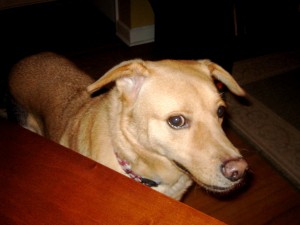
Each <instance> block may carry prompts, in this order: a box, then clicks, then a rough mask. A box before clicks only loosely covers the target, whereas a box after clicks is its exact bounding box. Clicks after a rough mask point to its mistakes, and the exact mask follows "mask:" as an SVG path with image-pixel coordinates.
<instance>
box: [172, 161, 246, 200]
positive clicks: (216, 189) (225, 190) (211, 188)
mask: <svg viewBox="0 0 300 225" xmlns="http://www.w3.org/2000/svg"><path fill="white" fill-rule="evenodd" d="M174 164H175V165H176V166H177V167H178V168H179V169H180V170H181V171H183V172H184V173H185V174H187V175H189V176H190V177H191V178H192V179H193V180H194V181H195V182H196V183H197V184H198V185H200V186H201V187H202V188H204V189H205V190H206V191H207V192H211V193H215V194H216V193H217V194H221V195H223V194H224V195H227V194H231V193H233V192H235V191H236V190H237V189H240V188H241V187H244V186H246V184H247V180H248V179H247V177H248V172H247V171H245V175H244V176H243V178H241V179H240V180H238V181H235V182H233V183H232V185H231V186H229V187H221V186H216V185H207V184H205V183H203V182H201V181H199V180H198V179H196V178H195V177H194V176H193V175H192V173H191V172H190V171H189V170H188V169H187V168H186V167H184V166H183V165H182V164H180V163H179V162H176V161H174Z"/></svg>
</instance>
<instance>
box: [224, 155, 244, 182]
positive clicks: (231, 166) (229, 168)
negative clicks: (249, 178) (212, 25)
mask: <svg viewBox="0 0 300 225" xmlns="http://www.w3.org/2000/svg"><path fill="white" fill-rule="evenodd" d="M247 169H248V164H247V162H246V161H245V160H244V159H243V158H236V159H231V160H228V161H226V162H224V163H223V165H222V166H221V171H222V174H223V175H224V176H225V177H226V178H227V179H229V180H230V181H237V180H239V179H241V178H242V177H243V176H244V175H245V172H246V171H247Z"/></svg>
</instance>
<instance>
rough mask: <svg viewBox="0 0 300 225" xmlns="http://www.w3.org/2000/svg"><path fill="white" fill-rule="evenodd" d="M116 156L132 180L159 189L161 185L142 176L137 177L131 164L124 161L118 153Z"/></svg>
mask: <svg viewBox="0 0 300 225" xmlns="http://www.w3.org/2000/svg"><path fill="white" fill-rule="evenodd" d="M115 154H116V157H117V160H118V162H119V164H120V166H121V167H122V169H123V170H124V172H125V173H126V174H127V175H128V176H129V177H130V178H132V179H133V180H135V181H137V182H139V183H142V184H144V185H146V186H148V187H157V186H158V185H159V184H158V183H157V182H155V181H153V180H150V179H148V178H144V177H142V176H140V175H137V174H136V173H135V172H134V171H133V170H132V169H131V166H130V164H129V163H128V162H127V161H126V160H124V159H121V158H120V157H119V155H118V154H117V153H115Z"/></svg>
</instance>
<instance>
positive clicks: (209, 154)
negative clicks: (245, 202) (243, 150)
mask: <svg viewBox="0 0 300 225" xmlns="http://www.w3.org/2000/svg"><path fill="white" fill-rule="evenodd" d="M214 79H217V80H219V81H221V82H222V83H224V84H225V85H226V86H227V87H228V88H229V90H230V91H232V92H233V93H234V94H236V95H239V96H242V95H244V94H245V93H244V91H243V90H242V89H241V87H240V86H239V85H238V84H237V82H236V81H235V80H234V79H233V78H232V76H231V75H230V74H229V73H228V72H226V71H225V70H224V69H223V68H221V67H220V66H218V65H217V64H215V63H213V62H211V61H209V60H198V61H192V60H187V61H175V60H163V61H157V62H151V61H142V60H132V61H126V62H123V63H121V64H119V65H117V66H116V67H114V68H112V69H111V70H110V71H108V72H107V73H106V74H105V75H104V76H103V77H102V78H100V79H99V80H98V81H96V82H95V83H93V84H91V85H90V86H89V87H88V89H87V90H88V92H90V93H93V92H95V91H96V90H98V89H100V88H101V87H103V86H104V85H106V84H108V83H110V82H112V81H116V87H117V89H118V92H119V94H120V96H119V97H120V99H121V101H122V104H123V105H124V107H126V109H127V111H128V120H130V121H129V122H128V128H126V129H128V130H130V133H131V135H132V136H134V137H135V138H136V140H137V142H138V143H139V144H140V145H142V146H144V147H145V146H147V147H146V149H147V151H148V152H151V153H153V154H159V155H160V156H162V157H166V158H167V159H168V160H169V161H170V162H171V163H172V164H173V165H176V167H177V168H178V170H182V171H183V172H185V173H188V174H190V176H191V177H192V178H193V179H194V180H195V181H196V182H197V183H198V184H200V185H202V186H204V187H205V188H207V189H209V190H212V191H216V192H225V191H228V190H231V189H232V188H233V187H235V186H236V185H237V184H239V183H240V182H241V180H242V178H243V176H244V174H245V171H246V170H247V167H248V166H247V163H246V162H245V160H244V159H243V158H242V156H241V154H240V153H239V151H238V150H237V149H236V148H235V147H234V146H233V145H232V143H231V142H230V141H229V140H228V139H227V137H226V135H225V134H224V132H223V130H222V127H221V124H222V121H223V116H224V113H225V108H226V105H225V103H224V101H223V100H222V98H221V96H220V94H219V92H218V90H217V88H216V87H215V85H214ZM174 168H175V166H174ZM170 173H171V172H170Z"/></svg>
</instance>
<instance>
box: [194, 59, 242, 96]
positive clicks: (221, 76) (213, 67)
mask: <svg viewBox="0 0 300 225" xmlns="http://www.w3.org/2000/svg"><path fill="white" fill-rule="evenodd" d="M199 62H200V63H203V64H205V65H206V66H207V68H208V70H209V71H210V74H211V76H213V77H214V78H215V79H217V80H219V81H221V82H222V83H223V84H225V85H226V86H227V87H228V89H229V90H230V91H231V92H232V93H234V94H236V95H238V96H244V95H245V94H246V93H245V91H244V90H243V89H242V88H241V87H240V86H239V84H238V83H237V82H236V81H235V80H234V79H233V77H232V76H231V75H230V74H229V73H228V72H227V71H226V70H225V69H223V68H222V67H221V66H219V65H217V64H216V63H213V62H211V61H210V60H200V61H199Z"/></svg>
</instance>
